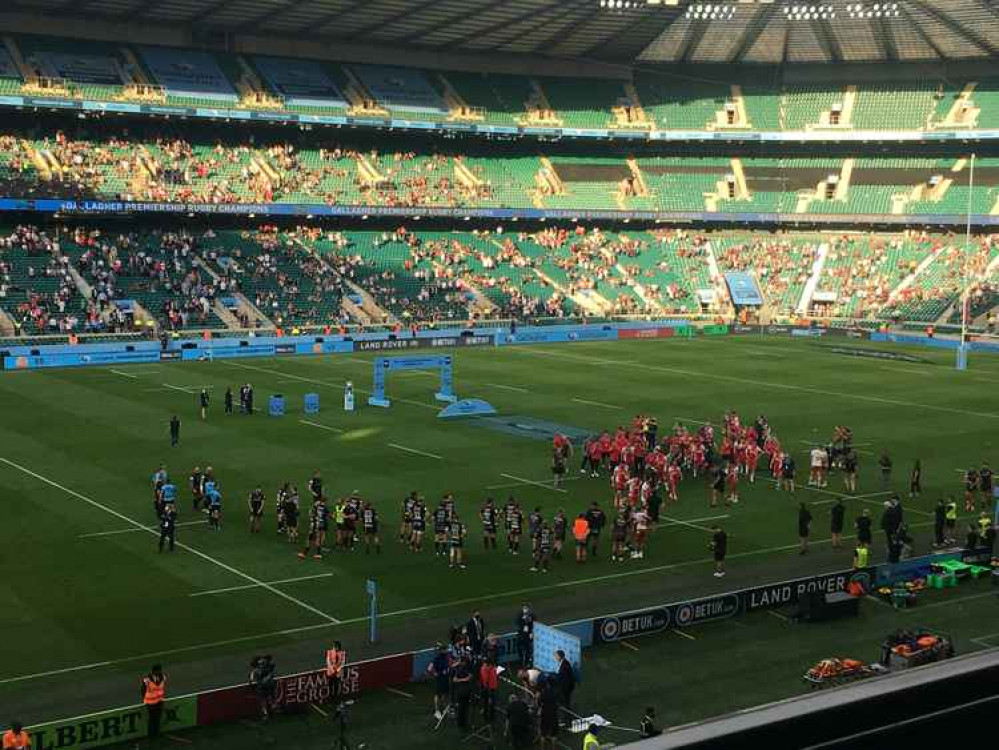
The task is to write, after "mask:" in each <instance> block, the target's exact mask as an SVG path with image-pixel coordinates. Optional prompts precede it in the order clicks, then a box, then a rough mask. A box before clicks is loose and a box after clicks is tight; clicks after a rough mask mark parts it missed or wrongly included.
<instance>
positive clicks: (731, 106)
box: [707, 84, 752, 130]
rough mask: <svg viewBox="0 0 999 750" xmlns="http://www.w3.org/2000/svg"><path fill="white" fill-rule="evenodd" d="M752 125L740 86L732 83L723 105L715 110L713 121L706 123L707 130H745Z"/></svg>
mask: <svg viewBox="0 0 999 750" xmlns="http://www.w3.org/2000/svg"><path fill="white" fill-rule="evenodd" d="M751 127H752V125H751V124H750V122H749V116H748V115H747V114H746V99H745V97H743V95H742V86H737V85H735V84H733V85H732V86H731V87H730V93H729V97H728V99H727V100H726V101H725V105H724V106H723V107H722V108H721V109H720V110H718V111H717V112H715V121H714V122H713V123H708V128H707V129H708V130H747V129H749V128H751Z"/></svg>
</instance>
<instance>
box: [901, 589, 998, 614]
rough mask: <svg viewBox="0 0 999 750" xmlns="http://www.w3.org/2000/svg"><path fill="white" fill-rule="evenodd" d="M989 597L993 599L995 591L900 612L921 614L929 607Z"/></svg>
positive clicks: (945, 605) (947, 605)
mask: <svg viewBox="0 0 999 750" xmlns="http://www.w3.org/2000/svg"><path fill="white" fill-rule="evenodd" d="M989 596H991V597H993V598H995V596H996V592H995V591H987V592H985V593H982V594H974V595H972V596H962V597H961V598H960V599H945V600H944V601H942V602H932V603H930V604H920V605H919V606H918V607H914V608H913V610H909V609H903V610H902V612H903V613H908V612H910V611H920V612H922V611H923V610H924V609H930V608H931V607H949V606H950V605H952V604H960V603H961V602H970V601H973V600H975V599H984V598H986V597H989Z"/></svg>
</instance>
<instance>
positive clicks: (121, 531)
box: [77, 518, 208, 539]
mask: <svg viewBox="0 0 999 750" xmlns="http://www.w3.org/2000/svg"><path fill="white" fill-rule="evenodd" d="M174 525H175V526H178V527H180V526H198V525H201V526H208V520H207V518H201V519H199V520H197V521H184V522H182V523H178V524H174ZM145 530H146V529H145V527H143V528H141V529H140V528H134V527H133V528H131V529H116V530H115V531H95V532H93V533H90V534H80V535H79V536H78V537H77V539H95V538H97V537H102V536H116V535H117V534H135V533H136V532H139V531H145Z"/></svg>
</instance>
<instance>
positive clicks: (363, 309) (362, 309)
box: [291, 237, 398, 325]
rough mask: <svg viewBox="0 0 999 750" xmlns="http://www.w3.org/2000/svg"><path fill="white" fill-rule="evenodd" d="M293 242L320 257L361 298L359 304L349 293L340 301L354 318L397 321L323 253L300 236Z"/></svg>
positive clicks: (367, 321)
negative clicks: (339, 271) (332, 264)
mask: <svg viewBox="0 0 999 750" xmlns="http://www.w3.org/2000/svg"><path fill="white" fill-rule="evenodd" d="M291 240H292V242H294V243H295V244H296V245H298V247H299V248H300V249H301V250H302V252H304V253H306V254H308V255H311V256H313V257H315V258H318V259H319V261H320V262H321V263H322V264H323V266H324V267H325V268H327V269H328V270H329V272H330V273H332V274H334V275H336V277H337V278H338V279H339V280H340V281H341V283H343V284H344V286H346V287H348V288H349V289H350V292H351V293H352V294H354V295H356V296H358V297H360V298H361V304H360V305H358V304H356V303H355V302H353V301H352V300H350V299H348V297H347V295H344V296H343V298H342V299H341V301H340V304H341V305H342V306H343V309H344V310H346V311H347V314H348V315H350V316H351V317H352V318H354V319H355V320H356V321H358V322H359V323H362V324H364V325H370V324H372V323H397V322H398V320H397V319H396V317H395V316H394V315H392V313H390V312H389V311H388V310H386V309H385V308H383V307H382V306H381V305H379V304H378V303H377V302H376V301H375V298H374V297H373V296H372V295H371V294H370V293H368V291H367V290H366V289H364V288H363V287H362V286H360V285H359V284H357V283H356V282H355V281H354V280H353V279H350V278H347V277H346V276H342V275H340V274H339V273H337V272H336V269H334V268H333V266H331V265H330V264H329V262H328V261H327V260H326V258H324V257H323V254H322V253H321V252H319V251H317V250H314V249H313V248H311V247H310V246H309V245H307V244H306V243H304V242H303V241H302V240H301V239H299V238H298V237H292V238H291Z"/></svg>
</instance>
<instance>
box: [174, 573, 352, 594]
mask: <svg viewBox="0 0 999 750" xmlns="http://www.w3.org/2000/svg"><path fill="white" fill-rule="evenodd" d="M335 575H339V574H338V573H316V574H315V575H311V576H298V577H297V578H282V579H281V580H279V581H267V585H268V586H277V585H279V584H283V583H298V582H299V581H314V580H316V579H317V578H332V577H333V576H335ZM258 588H260V586H258V585H257V584H255V583H247V584H246V585H244V586H229V587H227V588H224V589H209V590H208V591H195V592H194V593H193V594H188V596H192V597H193V596H212V595H214V594H228V593H230V592H232V591H246V590H247V589H258Z"/></svg>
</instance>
